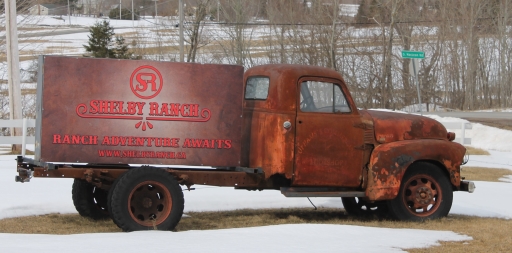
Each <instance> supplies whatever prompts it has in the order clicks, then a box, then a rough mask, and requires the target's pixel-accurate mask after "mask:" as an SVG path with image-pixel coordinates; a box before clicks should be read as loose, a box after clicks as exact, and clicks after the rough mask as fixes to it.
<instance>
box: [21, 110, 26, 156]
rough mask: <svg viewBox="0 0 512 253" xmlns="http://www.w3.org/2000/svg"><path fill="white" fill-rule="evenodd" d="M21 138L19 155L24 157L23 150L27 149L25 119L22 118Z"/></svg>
mask: <svg viewBox="0 0 512 253" xmlns="http://www.w3.org/2000/svg"><path fill="white" fill-rule="evenodd" d="M22 127H23V130H22V133H23V136H22V137H21V155H22V156H25V150H26V148H27V119H26V118H23V126H22Z"/></svg>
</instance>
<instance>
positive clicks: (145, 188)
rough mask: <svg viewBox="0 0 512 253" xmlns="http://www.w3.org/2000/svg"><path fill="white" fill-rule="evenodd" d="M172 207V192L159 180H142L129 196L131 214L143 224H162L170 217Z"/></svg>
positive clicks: (136, 220)
mask: <svg viewBox="0 0 512 253" xmlns="http://www.w3.org/2000/svg"><path fill="white" fill-rule="evenodd" d="M171 209H172V198H171V193H170V192H169V190H168V189H167V187H165V186H164V185H163V184H161V183H159V182H155V181H145V182H142V183H140V184H138V185H137V186H135V187H134V188H133V190H132V191H131V192H130V196H129V198H128V210H129V212H130V216H131V217H132V219H133V220H134V221H135V222H137V223H138V224H140V225H142V226H147V227H149V226H157V225H159V224H161V223H162V222H164V221H165V220H166V219H167V217H169V215H170V213H171Z"/></svg>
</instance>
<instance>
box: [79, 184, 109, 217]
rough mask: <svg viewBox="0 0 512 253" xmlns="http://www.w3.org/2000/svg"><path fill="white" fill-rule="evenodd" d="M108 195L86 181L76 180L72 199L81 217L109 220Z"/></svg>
mask: <svg viewBox="0 0 512 253" xmlns="http://www.w3.org/2000/svg"><path fill="white" fill-rule="evenodd" d="M107 195H108V193H107V191H105V190H103V189H100V188H98V187H96V186H94V185H92V184H90V183H88V182H87V181H85V180H81V179H75V180H74V182H73V187H72V190H71V197H72V198H73V204H74V205H75V208H76V210H77V211H78V213H79V214H80V215H81V216H84V217H89V218H92V219H94V220H102V219H107V218H109V214H108V209H107Z"/></svg>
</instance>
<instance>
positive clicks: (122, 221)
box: [109, 168, 184, 231]
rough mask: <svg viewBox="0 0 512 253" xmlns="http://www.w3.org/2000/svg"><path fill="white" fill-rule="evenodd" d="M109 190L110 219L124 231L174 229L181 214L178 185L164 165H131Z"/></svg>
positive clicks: (180, 196) (180, 195) (182, 202)
mask: <svg viewBox="0 0 512 253" xmlns="http://www.w3.org/2000/svg"><path fill="white" fill-rule="evenodd" d="M111 191H112V193H111V198H110V200H109V201H110V202H109V207H110V208H111V216H112V220H113V221H114V223H115V224H116V225H117V226H119V227H120V228H121V229H122V230H124V231H137V230H151V229H154V230H173V229H174V228H175V227H176V225H177V224H178V222H179V221H180V219H181V216H182V214H183V208H184V199H183V192H182V190H181V187H180V186H179V184H178V182H177V181H176V179H174V177H173V176H172V175H171V174H169V173H168V172H167V171H165V170H164V169H156V168H137V169H131V170H129V171H128V172H126V173H125V174H124V175H122V177H120V178H119V180H118V182H116V184H115V185H114V186H113V188H112V189H111Z"/></svg>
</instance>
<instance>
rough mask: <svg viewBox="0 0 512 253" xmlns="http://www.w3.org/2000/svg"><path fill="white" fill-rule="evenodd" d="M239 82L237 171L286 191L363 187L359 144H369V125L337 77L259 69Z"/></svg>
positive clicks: (293, 68) (363, 151) (297, 68)
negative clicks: (276, 182) (253, 171)
mask: <svg viewBox="0 0 512 253" xmlns="http://www.w3.org/2000/svg"><path fill="white" fill-rule="evenodd" d="M244 82H245V90H244V102H243V113H244V116H243V118H244V122H243V127H242V136H243V137H242V139H243V140H244V144H245V145H243V149H242V162H243V163H242V166H247V167H259V168H262V169H263V171H265V175H266V177H268V178H270V177H272V176H274V177H278V176H279V177H281V178H285V179H287V180H289V183H290V186H297V187H302V186H320V185H321V186H325V187H345V188H361V187H363V182H364V173H363V172H364V168H365V165H366V163H367V162H368V158H369V154H370V152H371V149H370V148H369V147H368V148H366V146H365V143H367V144H372V143H373V134H372V132H369V131H365V127H364V126H365V123H364V122H366V123H367V124H371V122H368V120H365V119H364V118H363V117H362V116H361V114H360V112H359V110H358V109H357V107H356V105H355V104H354V101H353V99H352V97H351V96H350V93H349V91H348V89H347V86H346V84H345V82H344V81H343V79H342V77H341V76H340V75H339V74H338V73H337V72H335V71H331V70H329V69H325V68H320V67H311V66H303V65H264V66H258V67H253V68H251V69H249V70H248V71H247V72H246V73H245V75H244ZM370 130H371V129H370ZM365 132H367V135H365ZM365 137H367V139H365ZM365 155H366V161H365Z"/></svg>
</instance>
